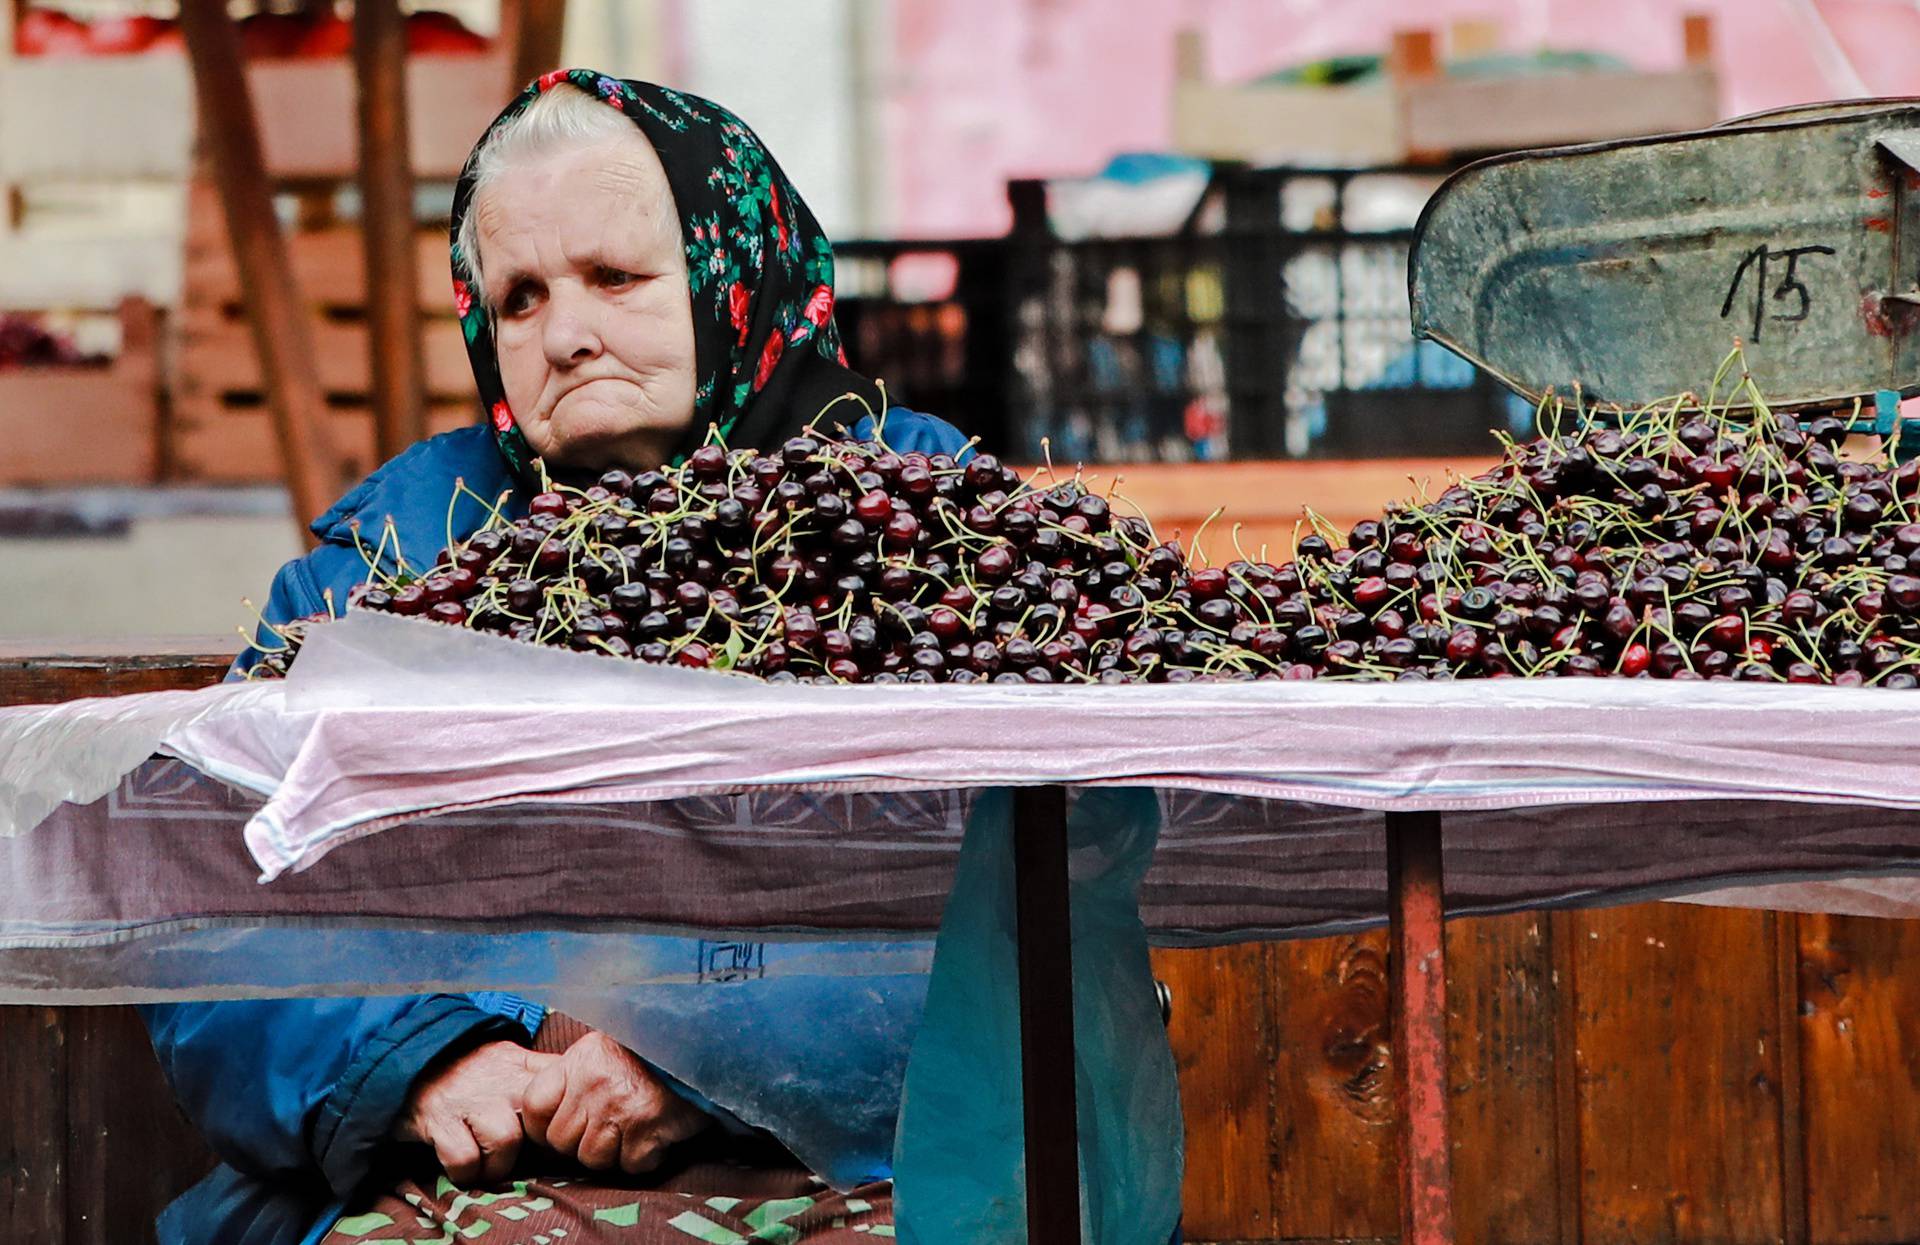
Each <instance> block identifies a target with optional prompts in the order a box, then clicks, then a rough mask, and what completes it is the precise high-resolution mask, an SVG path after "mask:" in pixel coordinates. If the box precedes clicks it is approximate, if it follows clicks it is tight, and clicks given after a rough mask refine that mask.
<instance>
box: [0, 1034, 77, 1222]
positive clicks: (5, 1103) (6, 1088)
mask: <svg viewBox="0 0 1920 1245" xmlns="http://www.w3.org/2000/svg"><path fill="white" fill-rule="evenodd" d="M0 1052H4V1054H5V1060H4V1066H5V1067H6V1068H7V1069H8V1073H7V1075H6V1076H5V1077H4V1078H0V1241H21V1242H29V1241H31V1242H41V1241H45V1242H62V1241H64V1240H65V1239H66V1222H67V1208H66V1197H67V1178H68V1172H67V1165H66V1156H67V1046H66V1027H65V1024H64V1020H63V1015H62V1009H60V1008H55V1007H0Z"/></svg>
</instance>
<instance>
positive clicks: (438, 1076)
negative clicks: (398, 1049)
mask: <svg viewBox="0 0 1920 1245" xmlns="http://www.w3.org/2000/svg"><path fill="white" fill-rule="evenodd" d="M561 1058H562V1057H561V1056H559V1055H542V1054H539V1053H537V1052H535V1051H530V1050H528V1049H527V1048H526V1047H524V1046H519V1045H516V1044H514V1043H512V1042H488V1043H486V1044H485V1045H483V1046H476V1047H474V1048H473V1049H472V1050H470V1051H467V1052H466V1053H465V1054H463V1055H461V1056H459V1057H458V1058H456V1059H453V1060H452V1061H450V1062H449V1063H447V1064H445V1065H444V1066H442V1067H441V1068H439V1069H438V1070H437V1071H434V1072H431V1073H430V1074H429V1075H427V1076H425V1077H422V1078H421V1079H420V1080H419V1081H416V1082H415V1083H414V1086H413V1089H412V1090H410V1091H409V1092H408V1094H407V1101H406V1103H405V1104H404V1105H403V1106H402V1107H401V1110H400V1116H399V1118H398V1119H396V1120H395V1121H394V1125H393V1135H394V1136H395V1137H397V1138H398V1139H400V1140H401V1141H417V1142H421V1143H422V1144H425V1145H430V1146H432V1147H433V1153H434V1156H435V1157H436V1158H438V1159H439V1160H440V1166H441V1167H442V1168H444V1169H445V1170H446V1173H447V1177H448V1178H449V1179H450V1180H452V1181H453V1182H454V1183H455V1184H457V1185H461V1186H462V1187H470V1186H476V1185H485V1184H496V1183H498V1182H499V1181H502V1180H504V1179H506V1177H507V1174H508V1173H509V1172H511V1171H512V1170H513V1164H514V1161H515V1160H516V1159H517V1158H519V1156H520V1143H521V1142H522V1141H523V1140H524V1139H525V1137H526V1132H525V1130H524V1129H523V1128H522V1127H521V1122H520V1121H521V1110H522V1107H523V1105H524V1103H525V1100H526V1094H527V1088H528V1086H529V1085H531V1084H532V1082H533V1080H534V1078H535V1076H536V1075H537V1074H539V1073H541V1072H542V1071H543V1070H545V1069H547V1068H549V1067H550V1066H552V1065H554V1064H557V1063H559V1062H560V1061H561Z"/></svg>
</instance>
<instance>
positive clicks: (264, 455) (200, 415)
mask: <svg viewBox="0 0 1920 1245" xmlns="http://www.w3.org/2000/svg"><path fill="white" fill-rule="evenodd" d="M475 415H476V408H475V405H474V403H473V401H472V400H471V399H468V400H467V401H464V402H458V401H456V402H440V403H434V404H432V405H430V406H429V407H428V408H427V432H428V433H429V434H430V435H431V434H436V433H441V432H450V431H452V430H453V429H455V428H462V427H465V426H466V425H468V424H471V423H473V422H474V418H475ZM326 418H327V426H328V431H329V432H330V433H331V434H332V436H333V438H334V443H335V444H336V445H338V446H339V447H340V449H341V452H342V453H343V454H344V455H345V461H346V464H347V469H348V471H349V472H350V473H351V474H352V475H353V477H354V478H355V479H360V478H362V477H364V476H365V475H366V474H367V473H368V472H370V471H372V470H373V469H374V468H375V467H377V466H379V465H380V462H379V460H378V459H376V458H375V457H374V449H373V413H372V412H371V411H369V410H368V409H367V408H366V406H365V404H364V403H362V404H359V405H356V406H352V407H347V408H343V409H332V410H329V411H328V412H327V417H326ZM167 438H168V443H167V446H166V457H167V462H168V464H169V471H170V473H171V474H170V477H169V478H170V479H173V480H179V481H193V482H195V483H202V484H271V483H275V482H277V481H278V480H279V479H280V476H279V474H278V472H279V468H278V462H277V459H276V458H275V455H274V440H273V427H272V424H271V423H270V422H269V421H268V419H267V416H266V412H265V411H263V410H261V409H259V408H258V407H251V408H238V409H236V408H230V407H227V406H224V405H223V404H221V403H220V402H219V401H217V400H212V399H207V398H199V399H191V398H185V399H182V400H179V401H177V402H176V403H175V404H174V420H173V423H172V425H170V426H169V428H168V430H167ZM329 501H331V499H329Z"/></svg>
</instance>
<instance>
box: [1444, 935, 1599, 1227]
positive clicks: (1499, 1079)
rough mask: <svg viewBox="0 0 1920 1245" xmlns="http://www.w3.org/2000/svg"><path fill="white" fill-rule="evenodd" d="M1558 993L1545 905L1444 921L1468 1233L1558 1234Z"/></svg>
mask: <svg viewBox="0 0 1920 1245" xmlns="http://www.w3.org/2000/svg"><path fill="white" fill-rule="evenodd" d="M1554 1001H1555V998H1554V989H1553V957H1552V940H1551V938H1550V937H1549V933H1548V927H1547V916H1546V914H1545V913H1516V914H1513V915H1511V916H1495V917H1469V918H1466V919H1462V920H1457V921H1449V922H1448V923H1447V1008H1448V1012H1449V1017H1448V1026H1447V1045H1448V1049H1449V1051H1450V1052H1451V1054H1452V1061H1453V1072H1452V1080H1451V1086H1452V1087H1451V1093H1450V1099H1451V1102H1450V1108H1451V1111H1452V1119H1453V1183H1454V1196H1455V1206H1456V1216H1457V1220H1458V1225H1459V1233H1460V1239H1461V1240H1462V1241H1466V1242H1473V1243H1475V1245H1543V1243H1544V1242H1550V1241H1553V1240H1554V1239H1555V1236H1556V1234H1557V1231H1558V1216H1557V1214H1556V1209H1555V1191H1556V1182H1555V1175H1556V1170H1557V1162H1556V1161H1557V1160H1558V1158H1559V1155H1560V1144H1559V1140H1558V1137H1557V1136H1556V1131H1555V1116H1554V1074H1555V1050H1554ZM1574 1157H1575V1158H1576V1159H1577V1155H1575V1156H1574Z"/></svg>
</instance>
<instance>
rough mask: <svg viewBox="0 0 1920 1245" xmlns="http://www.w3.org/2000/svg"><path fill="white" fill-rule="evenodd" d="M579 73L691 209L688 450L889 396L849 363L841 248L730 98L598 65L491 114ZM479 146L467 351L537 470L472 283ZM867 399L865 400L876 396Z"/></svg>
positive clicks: (489, 408)
mask: <svg viewBox="0 0 1920 1245" xmlns="http://www.w3.org/2000/svg"><path fill="white" fill-rule="evenodd" d="M562 82H565V83H569V84H571V85H573V86H576V87H578V88H579V89H581V90H582V91H585V92H586V93H587V94H589V95H591V96H593V97H594V98H596V99H599V100H602V101H604V102H606V103H607V104H608V105H610V106H611V107H614V108H618V109H619V110H620V111H621V112H623V113H625V114H626V116H627V119H628V120H630V121H632V122H633V123H634V124H635V125H637V126H639V127H640V131H641V133H643V134H645V135H646V137H647V140H648V141H649V142H651V143H652V144H653V147H654V150H655V151H657V152H658V153H659V155H660V163H661V165H662V166H664V167H665V169H666V172H667V182H668V184H669V185H670V186H671V187H672V190H673V200H674V204H675V206H676V207H677V209H678V211H679V213H680V232H681V236H682V238H683V239H684V241H685V243H686V248H687V283H688V285H689V287H690V288H691V293H692V296H693V339H694V362H695V369H696V371H695V375H696V382H695V383H696V388H695V391H694V404H693V421H692V423H690V424H689V425H688V430H687V437H686V440H685V442H684V443H683V444H682V446H681V447H680V452H679V456H680V457H684V456H685V455H686V454H688V453H690V452H691V451H692V450H694V449H695V448H697V447H698V446H699V445H700V444H701V443H702V442H704V441H705V440H706V439H707V436H708V430H709V429H710V428H718V429H719V430H720V433H721V435H722V436H724V437H725V438H726V439H727V440H728V442H729V443H731V444H733V445H742V446H752V447H755V448H763V447H764V448H771V447H772V446H775V445H777V444H779V442H780V441H782V440H784V439H785V438H787V437H788V436H790V435H792V434H793V433H794V432H797V431H799V430H800V429H801V428H802V427H804V426H805V425H806V424H807V423H809V422H810V421H811V420H812V419H813V418H814V417H815V416H816V415H818V414H820V412H821V411H822V410H823V409H825V408H826V407H827V406H828V405H829V404H830V403H834V401H835V399H839V398H842V397H843V396H844V395H847V394H853V395H855V396H856V397H857V398H858V399H859V400H858V401H854V400H852V399H848V400H846V401H842V402H839V403H838V404H837V405H835V406H834V409H833V410H832V412H830V413H829V415H828V418H827V420H826V421H825V423H826V424H827V425H828V426H831V425H832V424H835V423H841V424H847V425H851V424H852V423H853V422H854V421H855V420H857V419H858V418H859V417H860V416H861V415H862V414H864V413H865V411H866V410H867V409H869V408H870V409H872V410H874V411H875V412H878V410H879V404H880V400H881V397H880V391H879V388H878V386H876V385H875V384H874V383H873V382H872V381H870V380H868V379H867V378H866V377H864V376H861V375H860V374H859V373H857V372H854V371H853V370H852V369H850V368H848V367H847V366H846V355H845V353H844V352H843V351H842V350H841V348H840V333H839V330H838V329H837V328H835V326H834V323H833V249H832V246H831V245H830V244H829V243H828V241H827V237H826V235H825V234H824V233H822V232H821V231H820V226H819V223H818V222H816V221H815V220H814V218H813V213H812V212H810V211H808V210H807V205H806V204H805V203H804V202H802V201H801V198H800V196H799V194H797V193H796V192H795V191H794V189H793V184H792V183H791V182H789V181H788V180H787V177H786V174H785V173H782V172H781V171H780V166H779V165H778V164H776V163H774V159H773V155H772V153H770V152H768V150H767V149H766V147H764V146H763V145H762V144H761V142H760V140H759V138H758V137H757V136H755V134H754V133H753V131H752V130H750V129H748V128H747V126H746V125H745V123H743V122H742V121H741V120H740V119H739V118H738V117H735V116H734V115H733V114H732V113H730V112H728V111H727V110H726V109H724V108H721V107H720V106H719V105H717V104H714V103H712V102H710V101H708V100H704V99H700V98H698V97H697V96H693V95H685V94H682V93H680V92H678V91H673V90H669V89H668V88H666V87H662V86H655V85H653V84H652V83H648V82H628V81H623V80H621V79H619V78H610V77H608V76H607V75H605V74H600V73H595V72H594V71H592V70H590V69H556V70H554V71H553V72H552V73H548V74H543V75H542V76H541V77H540V78H539V80H537V81H536V82H534V83H533V84H532V85H530V86H528V87H527V88H526V89H525V90H524V91H522V92H520V94H519V96H518V98H516V99H515V100H514V101H513V102H512V103H511V104H508V105H507V107H506V109H505V111H503V112H502V113H501V114H500V115H499V116H498V117H496V118H495V119H494V122H493V124H492V125H491V126H489V127H487V134H486V135H483V136H482V137H481V139H480V142H479V143H476V144H475V145H474V152H475V153H476V154H477V153H478V152H479V150H480V148H481V147H482V146H483V145H485V143H486V141H487V137H488V136H490V135H491V134H492V133H493V132H494V130H495V129H497V128H498V127H499V126H500V125H501V124H502V123H503V122H505V121H507V120H508V119H509V118H511V117H513V116H514V115H516V114H517V113H519V112H520V111H521V110H522V109H524V108H526V107H527V105H528V104H531V103H532V102H533V101H534V100H535V99H538V98H539V97H540V95H541V93H542V92H544V91H548V90H551V89H552V88H553V87H554V86H556V85H557V84H559V83H562ZM473 169H474V156H468V158H467V166H466V168H465V169H464V170H462V172H461V174H460V182H459V185H458V186H457V187H456V188H455V189H454V194H453V230H452V238H453V246H452V252H453V277H454V280H453V296H454V305H455V307H456V309H457V310H458V311H459V313H460V326H461V328H462V330H463V331H464V333H465V335H466V339H467V359H468V361H469V362H470V363H471V364H472V365H473V378H474V381H475V383H476V384H478V386H479V389H480V402H481V405H482V407H483V408H484V409H485V410H486V412H487V418H488V420H489V421H490V422H491V424H492V426H493V430H494V434H495V437H496V439H497V440H498V441H499V443H500V452H501V453H502V454H503V455H505V456H506V460H507V462H508V464H509V465H510V466H512V468H513V469H514V471H515V473H516V474H519V475H521V476H522V477H528V476H529V474H530V471H531V467H530V464H531V462H532V460H533V457H534V455H533V450H532V447H531V446H529V445H528V443H527V439H526V437H525V435H524V434H522V433H521V431H520V427H519V425H518V424H517V423H515V422H514V418H513V412H512V410H511V409H510V408H509V407H508V405H507V400H506V391H505V387H504V386H503V385H502V383H501V380H500V369H499V364H498V362H497V361H496V359H495V355H494V342H493V326H492V324H491V323H490V322H489V317H488V314H487V310H486V308H485V307H484V306H483V305H482V303H481V301H480V300H479V299H477V298H474V297H473V296H472V293H471V292H470V291H469V290H468V288H467V285H466V281H465V276H466V273H467V271H468V269H467V265H466V264H465V263H464V262H463V259H462V256H461V254H460V246H459V237H460V222H461V221H462V220H463V219H464V218H465V217H466V214H467V211H468V209H469V207H470V206H471V201H472V198H473ZM862 404H864V406H863V405H862Z"/></svg>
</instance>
